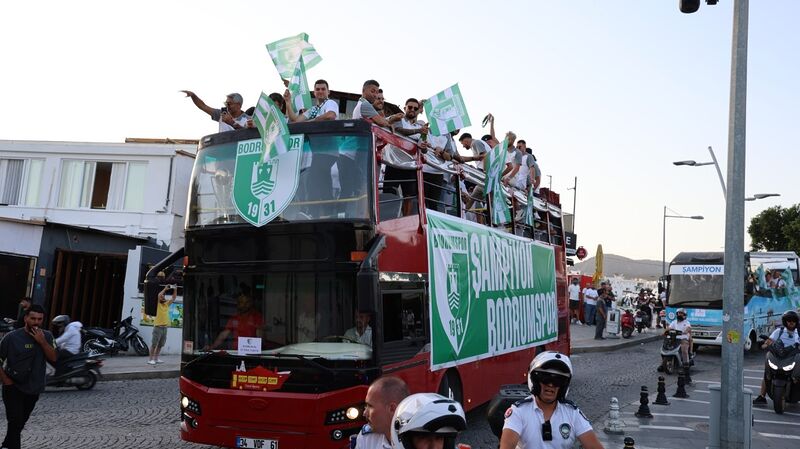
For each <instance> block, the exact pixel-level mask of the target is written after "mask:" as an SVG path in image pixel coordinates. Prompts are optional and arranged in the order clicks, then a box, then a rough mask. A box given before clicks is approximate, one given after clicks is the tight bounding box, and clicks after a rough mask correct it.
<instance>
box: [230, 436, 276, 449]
mask: <svg viewBox="0 0 800 449" xmlns="http://www.w3.org/2000/svg"><path fill="white" fill-rule="evenodd" d="M236 447H244V448H248V449H278V440H262V439H260V438H245V437H236Z"/></svg>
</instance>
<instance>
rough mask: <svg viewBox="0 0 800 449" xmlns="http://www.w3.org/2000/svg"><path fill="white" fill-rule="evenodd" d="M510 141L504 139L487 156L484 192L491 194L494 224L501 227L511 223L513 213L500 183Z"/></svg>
mask: <svg viewBox="0 0 800 449" xmlns="http://www.w3.org/2000/svg"><path fill="white" fill-rule="evenodd" d="M507 146H508V139H503V141H502V142H500V144H499V145H497V146H496V147H494V148H492V150H491V151H489V153H488V154H487V155H486V161H485V165H486V167H485V168H486V185H485V186H484V192H486V194H487V195H489V194H491V195H492V198H491V211H492V224H495V225H501V224H505V223H509V222H510V221H511V212H510V211H509V210H508V205H507V204H506V195H505V192H504V191H503V185H502V184H501V182H500V175H501V174H502V173H503V168H504V167H505V165H506V164H505V162H506V152H507V149H506V147H507Z"/></svg>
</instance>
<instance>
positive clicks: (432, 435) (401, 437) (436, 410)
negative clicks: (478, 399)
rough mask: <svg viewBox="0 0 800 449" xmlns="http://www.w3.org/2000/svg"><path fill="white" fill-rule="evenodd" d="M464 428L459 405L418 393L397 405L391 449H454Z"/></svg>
mask: <svg viewBox="0 0 800 449" xmlns="http://www.w3.org/2000/svg"><path fill="white" fill-rule="evenodd" d="M466 428H467V420H466V417H465V416H464V409H463V408H461V404H459V403H458V402H456V401H453V400H451V399H447V398H446V397H444V396H442V395H439V394H436V393H417V394H412V395H411V396H408V397H407V398H405V399H403V400H402V401H401V402H400V404H398V405H397V410H395V412H394V417H393V418H392V425H391V432H392V448H393V449H454V448H455V446H456V442H455V441H456V436H458V432H460V431H462V430H465V429H466Z"/></svg>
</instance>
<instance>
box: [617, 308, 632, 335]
mask: <svg viewBox="0 0 800 449" xmlns="http://www.w3.org/2000/svg"><path fill="white" fill-rule="evenodd" d="M634 323H635V318H634V317H633V313H632V312H631V310H630V309H623V311H622V317H621V318H620V320H619V324H620V328H621V329H622V338H631V335H633V329H634V327H635V324H634Z"/></svg>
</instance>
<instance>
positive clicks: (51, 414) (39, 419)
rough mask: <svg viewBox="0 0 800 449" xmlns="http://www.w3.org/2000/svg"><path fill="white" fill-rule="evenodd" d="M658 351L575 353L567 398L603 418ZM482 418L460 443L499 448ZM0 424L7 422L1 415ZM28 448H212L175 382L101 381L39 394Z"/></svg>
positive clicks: (472, 420) (706, 360)
mask: <svg viewBox="0 0 800 449" xmlns="http://www.w3.org/2000/svg"><path fill="white" fill-rule="evenodd" d="M658 348H659V343H658V342H651V343H646V344H643V345H639V346H635V347H630V348H625V349H621V350H618V351H613V352H606V353H586V354H576V355H575V356H573V363H574V366H575V370H576V376H575V379H574V381H573V383H572V387H571V389H570V398H572V399H573V400H575V401H576V402H578V404H579V405H580V407H581V409H582V410H583V411H584V413H585V414H586V415H587V417H588V418H589V419H590V420H592V421H598V420H600V419H602V418H603V417H604V415H605V414H606V413H607V411H608V401H609V398H610V397H611V396H616V397H618V398H619V400H620V403H623V404H624V403H629V402H632V401H634V400H636V399H637V398H638V392H639V388H640V386H641V385H649V386H650V388H651V390H653V389H655V383H656V377H657V373H656V372H655V371H654V368H655V366H656V364H657V363H658V356H657V353H658ZM758 357H761V356H758ZM748 360H751V361H752V360H760V359H756V358H754V357H749V358H748ZM718 365H719V351H714V350H708V351H704V352H703V353H702V354H701V355H700V356H699V360H698V367H697V368H698V372H703V371H708V372H713V371H715V370H717V369H718ZM673 377H674V376H673ZM485 413H486V412H485V407H482V408H479V409H477V410H475V411H474V412H472V413H470V414H469V417H468V418H469V430H468V431H467V432H465V433H464V434H463V435H462V438H460V439H459V440H460V441H462V442H465V443H470V444H472V447H473V448H495V447H497V440H496V439H495V438H494V436H493V435H492V434H491V432H490V431H489V427H488V424H487V423H486V421H485ZM0 420H2V421H0V422H4V421H5V415H4V412H3V411H2V410H0ZM0 431H1V430H0ZM24 445H25V446H26V447H37V448H54V449H63V448H65V447H84V448H107V447H114V448H136V449H146V448H158V449H165V448H201V447H204V448H206V447H207V446H199V445H193V444H189V443H185V442H183V441H181V440H180V438H179V436H178V381H177V379H163V380H137V381H125V382H101V383H98V385H97V386H96V387H95V389H94V390H91V391H88V392H82V391H76V390H60V391H49V392H47V393H45V394H44V395H42V397H41V399H40V401H39V404H38V405H37V407H36V410H35V412H34V415H33V417H32V418H31V421H30V422H29V424H28V427H27V428H26V430H25V433H24Z"/></svg>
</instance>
